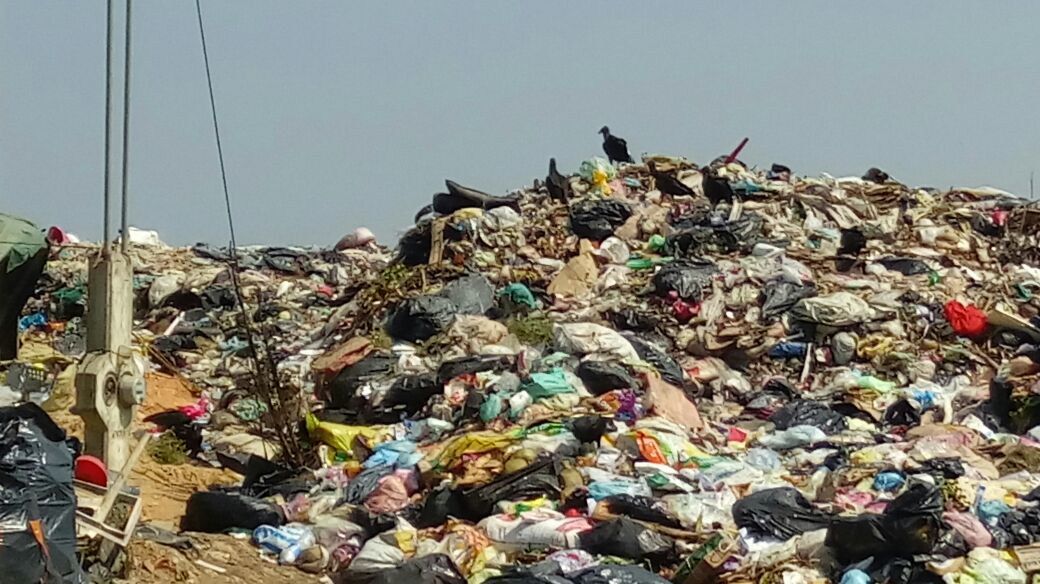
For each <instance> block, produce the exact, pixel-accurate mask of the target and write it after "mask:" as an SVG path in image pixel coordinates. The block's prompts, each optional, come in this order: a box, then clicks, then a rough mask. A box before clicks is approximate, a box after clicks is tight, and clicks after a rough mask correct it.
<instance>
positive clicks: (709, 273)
mask: <svg viewBox="0 0 1040 584" xmlns="http://www.w3.org/2000/svg"><path fill="white" fill-rule="evenodd" d="M716 273H718V268H716V267H715V264H713V263H712V262H710V261H708V260H701V259H686V260H679V261H677V262H672V263H670V264H668V265H667V266H665V267H663V268H661V270H660V271H658V272H657V273H656V274H654V292H655V293H656V294H657V295H658V296H660V297H661V298H668V294H669V293H670V292H675V293H676V294H678V295H679V298H682V299H683V300H689V301H691V302H700V301H701V298H702V297H703V296H704V290H706V289H709V290H710V289H711V280H712V277H714V275H715V274H716Z"/></svg>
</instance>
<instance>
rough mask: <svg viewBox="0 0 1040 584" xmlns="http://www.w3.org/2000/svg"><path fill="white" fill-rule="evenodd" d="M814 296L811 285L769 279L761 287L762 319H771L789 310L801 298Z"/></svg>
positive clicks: (814, 292) (813, 288)
mask: <svg viewBox="0 0 1040 584" xmlns="http://www.w3.org/2000/svg"><path fill="white" fill-rule="evenodd" d="M813 296H816V288H815V287H813V286H801V285H799V284H795V283H793V282H788V281H786V280H770V281H769V282H766V285H765V286H763V287H762V319H763V320H766V321H768V320H773V319H775V318H777V317H778V316H780V315H782V314H783V313H785V312H787V311H788V310H791V308H793V307H794V305H795V304H796V303H797V302H798V301H799V300H801V299H802V298H811V297H813Z"/></svg>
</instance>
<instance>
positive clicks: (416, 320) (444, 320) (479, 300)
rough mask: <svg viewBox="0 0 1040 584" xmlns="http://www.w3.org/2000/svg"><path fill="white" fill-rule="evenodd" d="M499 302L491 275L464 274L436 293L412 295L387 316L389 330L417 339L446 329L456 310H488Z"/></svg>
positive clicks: (408, 339) (472, 312) (396, 335)
mask: <svg viewBox="0 0 1040 584" xmlns="http://www.w3.org/2000/svg"><path fill="white" fill-rule="evenodd" d="M494 306H495V289H494V288H492V287H491V283H490V282H488V281H487V278H485V277H483V276H479V275H469V276H463V277H461V278H459V279H457V280H454V281H452V282H450V283H448V284H447V285H445V286H444V289H443V290H441V291H440V292H438V293H436V294H428V295H425V296H417V297H415V298H409V299H408V300H405V301H404V302H402V303H400V304H399V305H398V306H397V308H395V309H394V310H393V312H391V313H390V315H389V317H388V318H387V323H386V332H387V333H388V334H389V335H390V336H391V337H393V338H395V339H403V340H406V341H411V342H417V341H425V340H426V339H429V338H430V337H432V336H434V335H437V334H439V333H441V332H443V331H444V330H445V329H446V328H448V326H450V325H451V323H452V321H454V320H455V315H456V314H481V315H482V314H484V313H486V312H488V311H489V310H491V309H492V308H494Z"/></svg>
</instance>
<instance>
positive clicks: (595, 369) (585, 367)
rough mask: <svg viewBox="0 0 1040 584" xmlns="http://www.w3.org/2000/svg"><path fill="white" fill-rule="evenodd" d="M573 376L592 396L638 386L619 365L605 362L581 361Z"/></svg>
mask: <svg viewBox="0 0 1040 584" xmlns="http://www.w3.org/2000/svg"><path fill="white" fill-rule="evenodd" d="M575 374H576V375H577V376H578V378H579V379H581V381H582V383H584V384H585V389H588V390H589V393H591V394H592V395H603V394H604V393H607V392H608V391H614V390H615V389H630V388H635V387H638V386H639V384H638V383H637V382H636V380H635V379H633V378H632V376H631V375H629V374H628V370H626V369H625V368H624V367H622V366H621V365H615V364H613V363H609V362H607V361H582V362H581V363H580V364H579V365H578V368H577V369H576V370H575Z"/></svg>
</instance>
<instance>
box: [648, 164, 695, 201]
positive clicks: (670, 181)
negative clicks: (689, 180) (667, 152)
mask: <svg viewBox="0 0 1040 584" xmlns="http://www.w3.org/2000/svg"><path fill="white" fill-rule="evenodd" d="M647 165H648V166H649V167H650V176H652V177H654V187H655V188H656V189H657V190H659V191H661V193H662V194H665V195H669V196H672V197H693V196H695V195H696V192H695V191H694V190H693V189H691V188H690V187H688V186H686V184H685V183H683V182H682V181H680V180H679V179H678V178H676V177H674V176H672V175H671V174H669V173H667V172H662V171H659V170H657V164H656V163H655V162H654V161H653V160H651V161H650V162H648V163H647Z"/></svg>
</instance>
